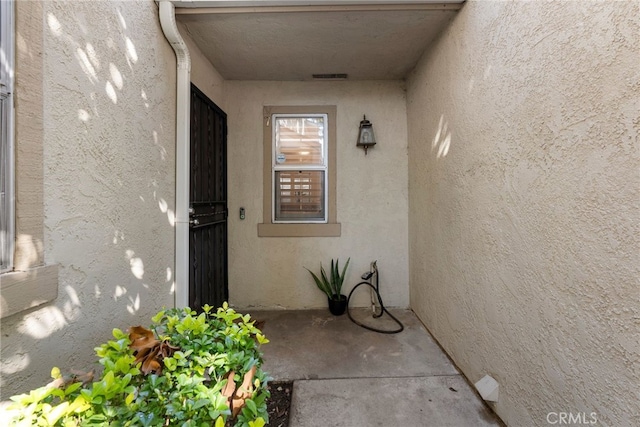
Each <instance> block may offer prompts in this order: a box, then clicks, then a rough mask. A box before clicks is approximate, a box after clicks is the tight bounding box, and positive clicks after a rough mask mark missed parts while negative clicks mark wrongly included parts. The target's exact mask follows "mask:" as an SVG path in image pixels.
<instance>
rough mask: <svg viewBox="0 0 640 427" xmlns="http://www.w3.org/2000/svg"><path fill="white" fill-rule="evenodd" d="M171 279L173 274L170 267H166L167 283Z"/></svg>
mask: <svg viewBox="0 0 640 427" xmlns="http://www.w3.org/2000/svg"><path fill="white" fill-rule="evenodd" d="M172 277H173V272H172V271H171V267H167V282H170V281H171V278H172Z"/></svg>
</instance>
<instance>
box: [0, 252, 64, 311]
mask: <svg viewBox="0 0 640 427" xmlns="http://www.w3.org/2000/svg"><path fill="white" fill-rule="evenodd" d="M0 277H1V281H2V285H1V286H0V292H1V296H0V318H5V317H8V316H12V315H14V314H16V313H19V312H21V311H24V310H28V309H30V308H33V307H37V306H39V305H42V304H45V303H47V302H49V301H53V300H54V299H56V298H57V297H58V265H57V264H54V265H45V266H42V267H36V268H33V269H30V270H27V271H15V272H11V273H4V274H2V275H0Z"/></svg>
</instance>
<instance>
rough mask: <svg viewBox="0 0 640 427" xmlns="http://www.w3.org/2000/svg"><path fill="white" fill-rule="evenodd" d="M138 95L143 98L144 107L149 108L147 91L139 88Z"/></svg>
mask: <svg viewBox="0 0 640 427" xmlns="http://www.w3.org/2000/svg"><path fill="white" fill-rule="evenodd" d="M140 97H141V98H142V99H143V100H144V107H145V108H147V109H148V108H149V103H148V102H147V101H148V98H147V93H146V92H145V91H144V89H142V90H140Z"/></svg>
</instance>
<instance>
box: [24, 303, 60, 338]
mask: <svg viewBox="0 0 640 427" xmlns="http://www.w3.org/2000/svg"><path fill="white" fill-rule="evenodd" d="M65 326H67V320H66V319H65V317H64V315H63V314H62V311H60V309H59V308H58V307H43V308H41V309H40V310H38V311H37V312H35V313H32V315H30V316H29V317H27V318H26V319H25V320H24V323H22V324H21V325H20V326H18V331H20V333H22V334H24V335H28V336H30V337H31V338H34V339H37V340H40V339H44V338H47V337H48V336H50V335H52V334H53V333H54V332H56V331H59V330H61V329H63V328H64V327H65Z"/></svg>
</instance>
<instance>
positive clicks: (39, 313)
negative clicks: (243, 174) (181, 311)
mask: <svg viewBox="0 0 640 427" xmlns="http://www.w3.org/2000/svg"><path fill="white" fill-rule="evenodd" d="M42 6H43V12H42V13H43V15H42V17H41V22H42V24H43V26H44V27H43V31H44V49H43V52H44V57H43V68H44V70H43V78H44V81H43V91H44V100H43V102H44V116H43V126H44V134H43V144H44V148H43V153H44V182H45V185H44V195H43V198H44V212H45V222H44V226H45V228H44V254H45V261H46V262H47V263H48V264H49V263H51V264H54V263H57V264H59V266H60V271H59V296H58V298H57V300H56V301H54V302H53V303H51V304H48V305H45V306H43V307H41V308H38V309H35V310H32V311H29V312H23V313H19V314H17V315H14V316H12V317H9V318H5V319H2V363H1V365H0V370H1V373H2V378H1V388H2V398H3V399H5V398H7V397H8V396H10V395H12V394H14V393H16V392H21V391H25V390H27V389H29V388H33V387H36V386H39V385H42V384H43V383H45V382H48V380H49V373H50V370H51V367H52V366H60V367H61V368H68V369H70V368H75V369H90V368H92V367H93V362H94V361H95V354H94V351H93V348H94V347H95V346H96V345H98V344H100V343H101V342H103V341H104V340H106V339H108V338H109V337H110V336H111V330H112V328H114V327H119V328H126V327H128V326H130V325H135V324H148V323H149V318H150V316H151V315H152V314H153V313H155V312H156V311H157V310H159V309H160V308H161V307H162V306H172V305H173V294H172V282H173V271H172V270H173V246H174V243H173V242H174V238H173V236H174V233H173V205H174V193H175V190H174V175H175V167H174V164H175V159H174V140H175V125H174V122H175V89H174V88H175V56H174V54H173V51H172V50H171V48H170V46H169V45H168V43H167V42H166V40H165V39H164V36H163V35H162V32H161V29H160V25H159V22H158V18H157V16H158V15H157V6H156V5H155V3H154V2H153V1H151V0H149V1H123V2H115V1H114V2H112V1H98V2H96V1H93V2H76V1H70V2H56V1H47V2H43V3H42ZM25 41H26V42H28V37H26V38H25ZM18 43H20V41H18ZM26 48H28V46H26ZM18 108H20V107H19V106H18ZM19 114H20V113H19ZM18 144H20V141H18Z"/></svg>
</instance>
